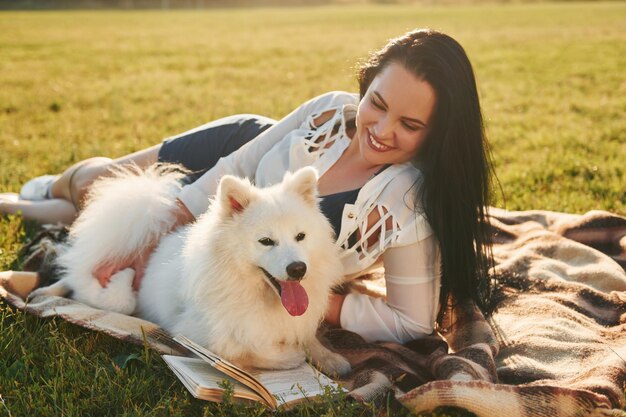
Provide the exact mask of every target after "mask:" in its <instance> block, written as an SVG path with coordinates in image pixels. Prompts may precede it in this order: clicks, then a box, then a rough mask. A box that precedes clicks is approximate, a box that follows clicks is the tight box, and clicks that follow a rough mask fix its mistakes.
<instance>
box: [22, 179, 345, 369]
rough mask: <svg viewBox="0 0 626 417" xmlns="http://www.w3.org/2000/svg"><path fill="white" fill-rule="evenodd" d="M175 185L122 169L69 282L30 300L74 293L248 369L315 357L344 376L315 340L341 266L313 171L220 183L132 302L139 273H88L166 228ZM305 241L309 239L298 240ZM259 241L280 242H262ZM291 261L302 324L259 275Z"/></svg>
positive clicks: (87, 220) (99, 189) (81, 243)
mask: <svg viewBox="0 0 626 417" xmlns="http://www.w3.org/2000/svg"><path fill="white" fill-rule="evenodd" d="M179 178H180V174H176V173H174V172H173V171H172V170H166V169H163V168H151V169H148V170H146V171H145V172H143V173H141V172H137V170H120V171H119V172H118V173H117V174H116V177H115V178H112V179H106V180H102V181H99V182H97V183H96V184H94V186H93V192H92V197H91V201H90V203H89V204H88V205H87V207H86V209H85V210H84V211H83V212H82V213H81V215H80V217H79V219H78V220H77V221H76V223H75V224H74V225H73V227H72V230H71V242H70V244H69V246H68V248H67V250H66V251H65V252H64V254H63V255H62V256H61V257H60V258H59V261H60V263H61V266H63V267H64V268H65V270H66V274H65V276H64V277H63V278H62V280H61V281H59V282H58V283H57V284H54V285H53V286H51V287H48V288H43V289H41V290H38V291H37V292H36V293H35V294H34V295H40V294H54V295H62V294H64V293H66V292H67V291H68V290H72V291H74V295H73V297H74V298H76V299H78V300H80V301H83V302H85V303H88V304H91V305H93V306H96V307H100V308H105V309H110V310H114V311H119V312H123V313H126V314H129V313H131V312H133V311H135V313H136V314H138V315H139V316H140V317H143V318H146V319H148V320H151V321H154V322H156V323H158V324H160V325H161V326H162V327H163V328H165V329H167V330H168V331H170V332H171V333H173V334H184V335H186V336H188V337H189V338H191V339H193V340H195V341H196V342H198V343H200V344H202V345H204V346H206V347H208V348H209V349H210V350H212V351H214V352H216V353H218V354H220V355H222V356H223V357H225V358H227V359H229V360H231V361H233V362H235V363H238V364H239V365H242V366H256V367H262V368H289V367H293V366H297V365H298V364H300V363H301V362H302V361H303V360H304V358H305V351H306V350H307V349H309V351H310V353H311V356H312V358H313V360H314V361H315V362H317V363H319V364H320V365H321V367H322V368H323V369H324V370H325V371H327V372H330V373H338V374H343V373H345V372H347V371H348V370H349V369H350V368H349V364H348V362H347V361H346V360H345V359H344V358H343V357H341V356H340V355H337V354H335V353H333V352H330V351H329V350H327V349H326V348H325V347H323V346H322V344H321V343H320V342H319V341H318V340H317V338H316V337H315V333H316V330H317V327H318V325H319V323H320V321H321V319H322V317H323V314H324V312H325V311H326V308H327V306H328V297H329V292H330V288H331V287H332V286H333V285H335V284H337V283H339V282H340V281H341V279H342V268H341V263H340V261H339V257H338V253H337V248H336V246H335V244H334V242H333V239H332V228H331V227H330V224H329V223H328V222H327V220H326V218H325V217H324V216H323V215H322V214H321V213H320V211H319V209H318V207H317V200H316V183H317V174H316V172H315V170H314V169H312V168H305V169H302V170H300V171H298V172H296V173H295V174H293V175H287V176H286V177H285V179H284V180H283V182H282V183H281V184H278V185H275V186H273V187H270V188H265V189H258V188H255V187H254V186H252V185H251V184H250V183H249V182H248V181H246V180H241V179H238V178H235V177H231V176H225V177H224V178H223V179H222V181H221V182H220V186H219V189H218V192H217V195H216V198H215V200H214V202H213V203H212V204H211V208H210V209H209V211H208V212H207V213H206V214H204V215H202V216H201V217H199V218H198V220H197V221H196V222H195V223H193V224H191V225H189V226H186V227H184V228H181V229H179V230H177V231H175V232H174V233H170V234H168V235H166V236H164V237H163V238H161V240H160V242H159V245H158V247H157V249H156V250H155V252H154V253H153V254H152V255H151V257H150V259H149V261H148V264H147V267H146V272H145V276H144V278H143V281H142V284H141V288H140V290H139V293H138V294H137V295H136V297H135V294H134V293H133V292H132V290H131V282H132V279H133V276H134V271H133V270H132V269H126V270H124V271H121V272H119V273H117V274H116V275H115V276H113V278H112V280H111V283H110V284H109V285H108V286H107V287H106V288H101V287H100V285H99V283H98V281H97V280H96V279H95V278H94V277H93V276H92V275H91V271H92V270H93V269H94V268H95V267H96V265H98V264H99V262H101V261H102V260H106V259H120V258H124V257H125V256H128V254H130V253H133V252H135V251H136V250H137V249H139V248H141V247H144V246H145V245H147V244H149V243H151V242H155V241H156V240H157V239H158V237H159V236H160V235H161V234H162V233H163V232H164V231H166V230H169V229H170V228H171V225H172V222H173V216H172V214H171V213H172V210H173V208H174V207H175V204H174V200H175V195H176V194H177V193H178V190H179V185H178V184H179V182H178V180H179ZM299 233H304V234H305V238H304V239H302V240H300V241H297V240H296V239H295V236H296V235H298V234H299ZM264 237H268V238H271V239H272V240H273V241H275V242H276V245H274V246H264V245H262V244H261V243H259V240H260V239H261V238H264ZM291 262H304V263H305V264H306V265H307V272H306V274H305V276H304V278H303V279H302V281H301V285H302V286H303V287H304V288H305V290H306V292H307V294H308V297H309V306H308V309H307V311H306V312H305V313H304V314H303V315H301V316H298V317H293V316H290V315H289V314H288V313H287V311H286V310H285V308H284V307H283V306H282V304H281V301H280V297H279V295H278V293H277V291H276V290H275V289H274V288H273V287H272V285H271V284H270V283H269V282H268V280H267V278H266V277H265V275H264V273H263V272H262V270H261V267H262V268H264V269H265V270H266V271H268V272H269V273H270V274H271V275H272V276H273V277H275V278H276V279H277V280H286V279H287V278H288V277H287V273H286V267H287V265H289V264H290V263H291Z"/></svg>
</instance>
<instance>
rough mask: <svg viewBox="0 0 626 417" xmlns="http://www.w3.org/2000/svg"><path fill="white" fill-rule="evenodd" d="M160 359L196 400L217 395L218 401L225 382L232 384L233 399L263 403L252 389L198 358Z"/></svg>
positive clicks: (165, 357)
mask: <svg viewBox="0 0 626 417" xmlns="http://www.w3.org/2000/svg"><path fill="white" fill-rule="evenodd" d="M162 357H163V359H164V360H165V362H166V363H167V365H168V366H169V367H170V368H171V369H172V370H173V371H174V373H175V374H176V375H177V376H178V377H179V379H180V380H181V381H182V382H183V384H184V385H185V387H187V389H188V390H189V392H191V394H192V395H193V396H194V397H196V398H204V397H207V396H210V397H211V399H213V397H215V396H216V395H217V398H218V399H220V398H221V393H222V392H223V391H224V389H223V388H222V387H221V386H220V385H222V383H223V381H227V382H229V383H231V384H232V386H233V390H234V393H233V395H234V396H235V397H238V398H245V399H251V400H255V401H260V402H265V401H264V400H263V398H262V397H261V396H259V395H258V394H257V393H256V392H254V391H253V390H252V389H250V388H248V387H247V386H245V385H244V384H242V383H241V382H239V381H237V380H236V379H234V378H231V377H230V376H228V375H226V374H223V373H221V372H219V371H217V370H216V369H214V368H213V367H212V366H211V365H209V364H208V363H207V362H205V361H204V360H202V359H200V358H186V357H181V356H170V355H162ZM202 394H204V395H202Z"/></svg>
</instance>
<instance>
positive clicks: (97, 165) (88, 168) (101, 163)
mask: <svg viewBox="0 0 626 417" xmlns="http://www.w3.org/2000/svg"><path fill="white" fill-rule="evenodd" d="M114 165H115V162H114V161H113V159H111V158H105V157H95V158H90V159H87V160H85V161H83V162H82V163H81V164H80V165H79V166H77V167H76V169H75V170H74V172H72V173H71V174H70V177H69V179H68V188H69V192H70V200H71V201H72V203H73V204H74V206H75V207H76V208H80V207H82V203H83V200H84V198H85V195H87V192H88V191H89V187H90V186H91V184H92V183H93V182H94V181H95V180H96V179H98V178H101V177H107V176H109V175H111V174H112V170H111V168H112V167H113V166H114Z"/></svg>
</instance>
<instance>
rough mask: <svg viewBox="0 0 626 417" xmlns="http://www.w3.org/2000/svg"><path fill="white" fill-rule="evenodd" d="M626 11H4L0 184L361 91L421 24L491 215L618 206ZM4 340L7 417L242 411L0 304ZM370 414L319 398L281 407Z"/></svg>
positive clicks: (0, 386)
mask: <svg viewBox="0 0 626 417" xmlns="http://www.w3.org/2000/svg"><path fill="white" fill-rule="evenodd" d="M625 18H626V4H624V3H620V2H614V3H600V2H598V3H571V4H570V3H563V4H561V3H559V4H549V3H548V4H547V3H541V4H527V5H522V4H512V5H481V6H473V7H472V6H445V7H437V6H387V7H384V6H358V7H341V6H325V7H310V8H293V9H290V8H284V9H279V8H259V9H238V10H227V9H217V10H203V11H184V10H183V11H169V12H162V11H126V12H124V11H102V12H89V11H67V12H4V13H2V14H0V73H2V88H0V162H1V163H0V187H1V188H0V190H1V191H17V190H19V187H20V185H21V184H22V183H23V182H24V181H25V180H27V179H28V178H31V177H33V176H35V175H38V174H43V173H52V172H58V171H60V170H62V169H63V168H64V167H66V166H68V165H69V164H71V163H72V162H76V161H78V160H80V159H83V158H86V157H90V156H95V155H106V156H110V157H115V156H120V155H124V154H126V153H129V152H132V151H135V150H138V149H142V148H144V147H147V146H150V145H153V144H155V143H158V142H159V141H160V140H162V139H163V138H165V137H168V136H170V135H174V134H178V133H180V132H182V131H185V130H187V129H190V128H193V127H195V126H197V125H199V124H202V123H205V122H207V121H209V120H212V119H215V118H218V117H221V116H226V115H230V114H234V113H259V114H263V115H267V116H270V117H274V118H280V117H281V116H283V115H285V114H287V113H288V112H290V111H291V110H292V109H294V108H295V107H296V106H298V105H299V104H301V103H302V102H303V101H305V100H307V99H309V98H312V97H313V96H315V95H318V94H321V93H324V92H326V91H330V90H348V91H355V90H356V88H357V87H356V82H355V78H354V67H355V65H356V64H357V61H358V59H359V58H362V57H364V56H365V55H366V54H367V52H368V51H370V50H373V49H375V48H378V47H380V46H382V45H383V44H384V43H385V41H386V39H388V38H390V37H393V36H397V35H399V34H401V33H403V32H404V31H406V30H410V29H412V28H415V27H426V26H429V27H433V28H436V29H440V30H443V31H445V32H447V33H449V34H451V35H452V36H454V37H455V38H457V39H458V40H459V41H460V42H461V43H462V44H463V45H464V46H465V48H466V50H467V52H468V54H469V55H470V58H471V59H472V62H473V63H474V67H475V71H476V75H477V78H478V83H479V89H480V94H481V99H482V103H483V110H484V115H485V120H486V126H487V130H488V134H489V137H490V140H491V144H492V150H493V155H494V159H495V163H496V170H497V174H498V176H499V179H500V181H501V185H502V189H503V191H504V196H505V199H506V204H505V202H504V200H503V199H502V197H501V196H498V200H497V201H496V205H498V206H501V207H502V206H505V207H506V208H508V209H515V210H518V209H519V210H525V209H549V210H557V211H568V212H577V213H582V212H585V211H587V210H591V209H605V210H611V211H614V212H617V213H621V214H626V187H625V186H624V184H626V178H625V175H626V173H625V172H624V171H625V168H624V158H625V156H626V119H625V118H624V114H625V111H626V82H625V81H624V68H626V32H625V31H624V30H623V29H624V21H625ZM26 234H28V229H26V231H24V228H23V225H22V222H21V220H20V219H19V218H16V217H12V218H4V219H2V220H1V221H0V251H1V252H0V267H2V268H10V267H16V266H17V264H16V259H17V251H18V249H19V247H20V246H21V245H22V244H23V240H24V238H25V235H26ZM0 335H1V336H0V348H1V349H0V351H1V352H2V355H0V394H1V395H2V397H1V404H0V415H5V414H6V413H7V412H8V411H9V410H10V412H11V413H12V415H34V414H33V410H36V412H35V414H36V415H42V416H45V415H61V414H63V415H67V416H71V415H88V414H94V415H96V414H102V413H107V414H115V415H174V416H176V415H207V416H209V415H234V414H232V413H235V411H232V410H230V409H227V407H226V408H220V407H218V406H215V405H213V404H206V403H203V402H200V401H196V400H193V399H192V398H191V397H190V396H189V395H188V394H187V392H186V391H185V390H184V388H183V387H182V385H181V384H179V383H178V381H177V380H176V378H175V377H174V376H173V375H172V374H171V373H170V372H169V371H168V370H167V368H166V367H165V365H164V364H163V362H162V361H161V360H160V359H159V358H158V357H157V356H155V355H149V356H146V355H144V352H143V349H142V347H139V346H132V345H128V344H124V343H121V342H118V341H116V340H113V339H111V338H108V337H106V336H104V335H101V334H94V333H90V332H86V331H84V330H83V329H80V328H77V327H75V326H72V325H70V324H67V323H64V322H61V321H58V320H41V319H36V318H34V317H29V316H26V315H24V314H22V313H20V312H15V311H13V310H11V309H10V308H9V307H7V306H6V304H0ZM116 358H117V359H116ZM120 364H122V365H123V367H122V366H121V365H120ZM261 412H262V410H250V411H249V413H250V414H249V415H258V414H260V413H261ZM376 414H377V410H376V409H374V408H373V407H372V406H370V405H358V404H351V403H347V402H339V403H337V402H333V401H332V399H329V400H328V402H326V403H324V404H323V405H321V406H316V407H312V408H310V409H309V408H306V409H304V408H303V409H299V410H294V411H291V412H288V413H281V414H280V415H290V416H291V415H293V416H309V415H310V416H314V415H315V416H318V415H325V416H344V415H345V416H361V415H363V416H366V415H367V416H369V415H376ZM436 415H461V414H455V412H454V411H451V412H450V414H448V411H447V410H446V411H441V412H438V413H436Z"/></svg>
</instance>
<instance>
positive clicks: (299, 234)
mask: <svg viewBox="0 0 626 417" xmlns="http://www.w3.org/2000/svg"><path fill="white" fill-rule="evenodd" d="M304 236H306V235H305V234H304V233H298V234H297V235H296V240H297V241H298V242H300V241H301V240H304Z"/></svg>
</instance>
